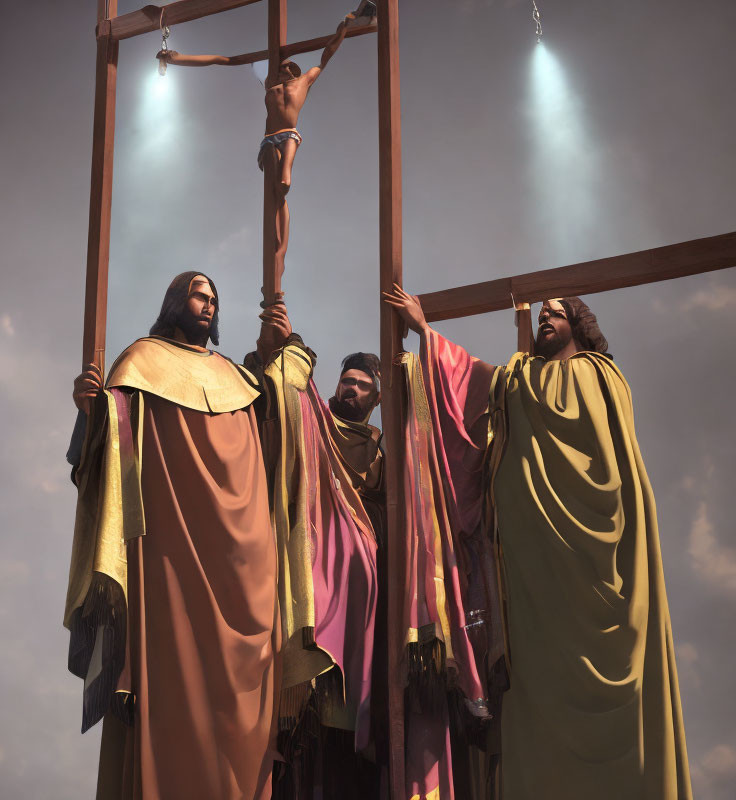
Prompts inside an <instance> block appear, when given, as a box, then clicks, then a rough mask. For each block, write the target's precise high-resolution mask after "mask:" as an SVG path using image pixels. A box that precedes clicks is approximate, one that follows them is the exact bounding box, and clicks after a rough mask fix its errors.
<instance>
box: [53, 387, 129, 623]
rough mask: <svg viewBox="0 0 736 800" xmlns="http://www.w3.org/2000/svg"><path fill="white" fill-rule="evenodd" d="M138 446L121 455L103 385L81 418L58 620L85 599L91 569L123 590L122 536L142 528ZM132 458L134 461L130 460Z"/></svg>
mask: <svg viewBox="0 0 736 800" xmlns="http://www.w3.org/2000/svg"><path fill="white" fill-rule="evenodd" d="M139 402H142V401H141V400H140V398H133V400H132V407H133V409H134V410H135V409H139V412H138V413H134V428H133V433H134V443H135V441H137V440H138V438H139V421H140V419H141V418H142V406H140V405H138V403H139ZM138 455H139V450H138V448H137V446H135V447H134V457H135V458H134V462H133V463H131V461H130V459H128V458H121V453H120V439H119V435H118V414H117V409H116V405H115V398H114V397H113V395H112V393H111V392H108V391H104V392H103V394H102V397H100V398H98V401H97V402H96V403H95V404H94V405H93V408H92V410H91V412H90V417H89V419H88V420H87V435H86V438H85V442H84V445H83V449H82V460H81V462H80V465H79V468H78V469H77V473H76V480H77V485H78V489H79V494H78V499H77V514H76V518H75V522H74V541H73V545H72V560H71V566H70V568H69V587H68V591H67V600H66V608H65V611H64V624H65V625H66V626H67V627H69V623H70V619H71V615H72V613H73V612H74V611H75V610H76V609H77V608H79V607H80V606H81V605H82V604H83V603H84V601H85V599H86V597H87V594H88V591H89V588H90V586H91V585H92V581H93V578H94V574H95V573H100V574H102V575H105V576H107V577H108V578H110V579H111V580H113V581H115V583H117V584H119V585H120V587H121V588H122V590H123V593H124V594H126V595H127V585H128V565H127V559H126V554H125V540H126V538H131V537H132V536H137V535H140V534H142V533H144V532H145V528H144V523H143V501H142V497H141V489H140V462H139V458H138V457H137V456H138ZM136 462H137V463H136Z"/></svg>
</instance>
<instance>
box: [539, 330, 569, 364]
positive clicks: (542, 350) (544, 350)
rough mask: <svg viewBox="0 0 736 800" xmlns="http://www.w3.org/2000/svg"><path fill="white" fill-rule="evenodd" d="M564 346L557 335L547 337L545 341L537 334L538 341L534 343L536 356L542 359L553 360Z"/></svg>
mask: <svg viewBox="0 0 736 800" xmlns="http://www.w3.org/2000/svg"><path fill="white" fill-rule="evenodd" d="M563 347H564V345H563V344H562V341H561V340H560V337H559V336H558V334H557V333H555V334H554V335H553V336H545V337H544V338H543V339H542V338H541V337H540V336H539V334H537V341H536V342H535V343H534V355H535V356H542V358H547V359H549V358H551V357H552V356H553V355H555V353H559V352H560V350H562V348H563Z"/></svg>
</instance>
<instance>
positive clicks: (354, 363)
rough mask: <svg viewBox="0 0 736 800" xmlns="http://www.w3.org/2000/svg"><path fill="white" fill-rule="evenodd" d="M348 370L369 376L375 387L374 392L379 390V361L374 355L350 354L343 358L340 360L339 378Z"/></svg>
mask: <svg viewBox="0 0 736 800" xmlns="http://www.w3.org/2000/svg"><path fill="white" fill-rule="evenodd" d="M349 369H359V370H360V371H361V372H365V373H366V375H370V376H371V378H373V383H375V385H376V390H380V388H381V360H380V359H379V358H378V356H377V355H376V354H375V353H351V354H350V355H349V356H345V358H343V360H342V369H341V370H340V377H342V376H343V375H344V374H345V373H346V372H347V371H348V370H349Z"/></svg>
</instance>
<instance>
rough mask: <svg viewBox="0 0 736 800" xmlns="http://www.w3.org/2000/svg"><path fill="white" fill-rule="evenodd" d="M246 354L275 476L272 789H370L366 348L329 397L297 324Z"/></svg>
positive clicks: (379, 729)
mask: <svg viewBox="0 0 736 800" xmlns="http://www.w3.org/2000/svg"><path fill="white" fill-rule="evenodd" d="M279 305H280V306H281V308H282V311H283V318H284V319H285V310H283V304H279ZM271 309H272V307H269V308H267V309H266V310H265V311H264V312H263V314H262V319H263V320H264V328H262V331H264V332H263V333H262V338H264V336H266V333H265V328H266V327H267V326H268V325H269V324H270V322H271V319H272V315H273V314H274V313H275V312H273V311H272V310H271ZM278 313H279V314H281V313H282V312H278ZM272 338H273V337H272ZM259 355H260V354H259ZM245 361H246V363H247V364H248V366H249V368H250V369H252V371H253V372H255V373H256V374H262V376H263V377H262V380H263V385H264V387H265V402H264V403H263V406H264V408H263V410H262V412H261V437H262V441H263V443H264V450H265V454H266V462H267V464H268V465H269V470H268V471H269V473H270V474H273V476H274V487H275V490H274V496H273V503H272V506H273V516H274V522H275V527H276V531H277V542H278V548H279V597H280V606H281V609H282V631H283V638H284V643H285V644H284V651H283V681H282V690H281V702H280V710H279V749H280V751H281V752H282V753H283V754H284V758H285V762H286V763H285V765H277V767H276V770H275V775H276V782H275V785H274V798H278V800H316V798H320V800H338V798H343V797H345V796H346V794H348V793H349V794H350V795H351V796H353V797H355V798H356V800H379V798H381V797H383V796H384V795H382V794H381V768H380V766H377V763H376V762H379V763H380V764H382V765H384V766H385V765H387V759H386V756H385V750H386V736H385V731H384V721H383V716H382V715H381V713H380V712H381V709H383V708H384V707H385V704H386V698H385V686H386V675H385V673H386V665H385V638H386V637H385V591H384V587H383V583H384V582H383V580H382V574H383V566H382V564H383V548H382V547H381V542H382V536H383V531H384V530H385V523H384V519H385V502H384V499H383V498H384V494H383V471H382V459H383V455H382V452H381V449H380V446H379V445H380V438H381V433H380V431H379V430H378V428H375V427H373V426H371V425H370V424H369V423H368V419H369V418H370V415H371V412H372V411H373V409H374V408H375V407H376V406H377V405H378V403H379V402H380V374H379V362H378V358H377V356H375V355H373V354H370V353H353V354H352V355H350V356H347V357H346V358H345V359H344V361H343V364H342V372H341V375H340V380H339V382H338V385H337V388H336V390H335V394H334V396H333V397H332V398H331V399H330V401H329V403H325V402H324V401H323V400H322V398H321V397H320V396H319V393H318V392H317V389H316V386H315V384H314V381H313V380H312V377H311V375H312V370H313V367H314V364H315V361H316V356H315V355H314V353H312V351H311V350H309V349H308V348H306V347H304V345H303V343H302V342H301V340H300V339H299V338H298V337H296V336H294V335H292V336H291V337H289V340H288V341H287V343H286V345H285V346H284V347H282V348H280V349H278V350H276V351H274V352H273V353H272V354H271V356H270V358H268V359H266V360H265V363H261V359H260V358H258V357H257V356H256V354H249V355H248V356H246V359H245ZM281 486H289V487H290V491H289V493H288V495H287V494H285V493H284V492H283V491H282V490H281V489H280V488H279V487H281ZM310 487H311V488H310ZM374 625H375V641H376V647H375V649H374Z"/></svg>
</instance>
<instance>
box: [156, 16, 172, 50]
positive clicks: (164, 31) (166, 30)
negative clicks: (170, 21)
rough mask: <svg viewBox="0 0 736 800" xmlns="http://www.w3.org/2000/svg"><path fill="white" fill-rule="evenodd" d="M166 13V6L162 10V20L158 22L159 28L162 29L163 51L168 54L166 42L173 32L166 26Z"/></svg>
mask: <svg viewBox="0 0 736 800" xmlns="http://www.w3.org/2000/svg"><path fill="white" fill-rule="evenodd" d="M164 11H166V6H164V7H163V8H162V9H161V18H160V19H159V21H158V26H159V28H161V49H162V50H163V51H164V52H166V51H167V50H168V49H169V46H168V44H167V43H166V40H167V39H168V38H169V36H171V31H170V30H169V26H168V25H164Z"/></svg>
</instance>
